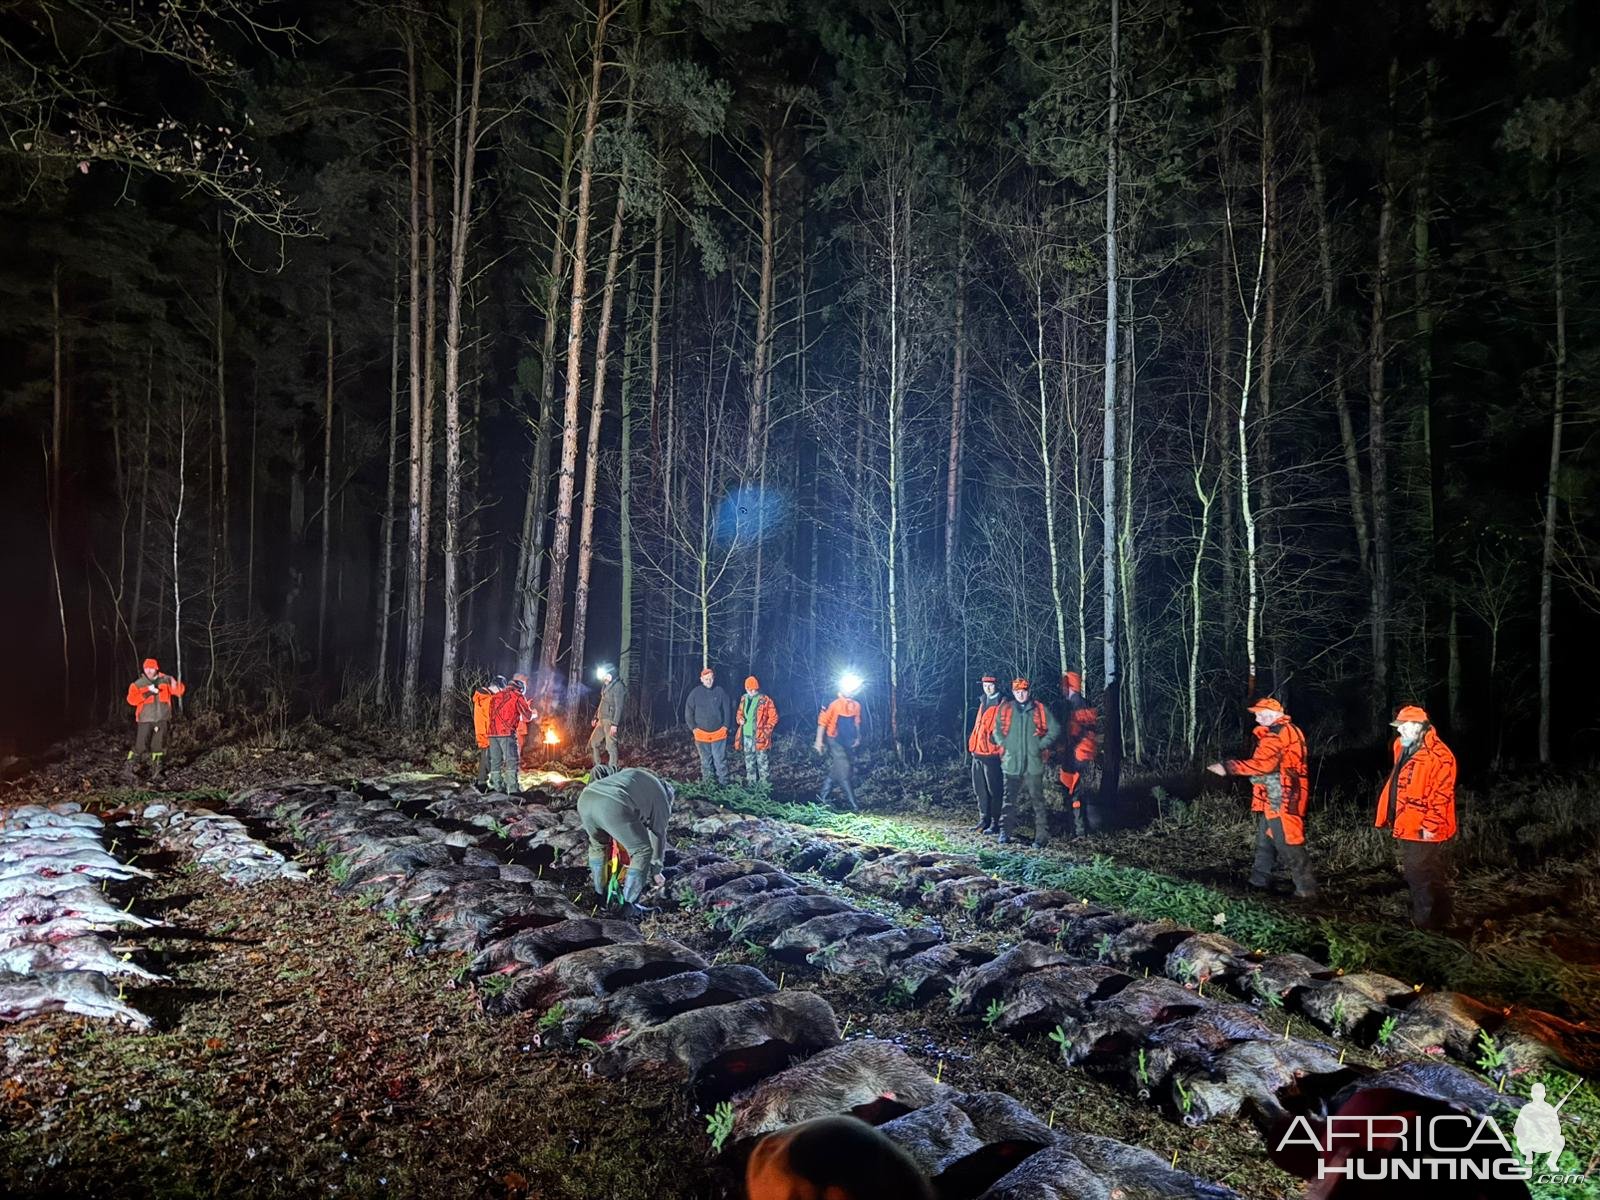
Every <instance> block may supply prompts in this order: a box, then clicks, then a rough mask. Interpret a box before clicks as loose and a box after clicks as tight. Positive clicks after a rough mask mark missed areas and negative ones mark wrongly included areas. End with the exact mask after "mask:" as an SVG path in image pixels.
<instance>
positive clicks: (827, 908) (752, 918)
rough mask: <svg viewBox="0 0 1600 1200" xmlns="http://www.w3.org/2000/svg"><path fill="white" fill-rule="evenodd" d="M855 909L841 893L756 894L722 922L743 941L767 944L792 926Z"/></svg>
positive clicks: (729, 912)
mask: <svg viewBox="0 0 1600 1200" xmlns="http://www.w3.org/2000/svg"><path fill="white" fill-rule="evenodd" d="M854 911H856V909H855V906H854V905H853V904H851V903H850V902H849V901H848V900H845V899H842V898H841V897H838V896H830V895H826V894H823V895H804V894H802V893H800V892H795V893H792V894H787V895H786V894H782V893H780V894H778V895H775V896H756V897H754V898H753V899H750V900H747V901H745V902H744V903H743V904H742V905H740V906H739V907H738V908H733V909H728V910H727V912H726V914H725V915H724V916H723V918H722V924H723V926H724V927H725V928H727V929H729V930H730V931H731V932H732V933H733V936H734V937H736V938H739V939H740V940H741V941H747V942H754V943H756V945H758V946H765V945H766V944H767V943H769V942H770V941H772V939H773V938H775V937H777V936H778V934H779V933H781V932H782V931H783V930H785V929H787V928H789V927H790V926H791V925H798V924H799V923H800V922H802V921H809V920H810V919H811V918H812V917H823V916H827V915H828V914H829V913H839V912H854Z"/></svg>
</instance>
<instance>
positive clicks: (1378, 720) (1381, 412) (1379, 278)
mask: <svg viewBox="0 0 1600 1200" xmlns="http://www.w3.org/2000/svg"><path fill="white" fill-rule="evenodd" d="M1399 73H1400V64H1399V62H1398V60H1393V59H1392V60H1390V63H1389V107H1390V120H1389V132H1388V136H1387V143H1386V146H1385V150H1384V172H1383V184H1382V186H1383V201H1382V205H1381V207H1380V208H1379V211H1378V263H1377V274H1376V276H1375V277H1374V279H1373V284H1372V322H1371V326H1370V330H1369V341H1368V345H1367V392H1368V397H1369V399H1368V415H1367V440H1368V453H1369V454H1370V456H1371V468H1372V469H1371V476H1372V700H1373V709H1372V718H1373V728H1374V729H1378V728H1381V727H1382V724H1383V722H1384V720H1386V719H1387V716H1388V712H1389V706H1390V700H1391V697H1390V695H1389V622H1390V618H1391V612H1390V609H1391V604H1392V599H1393V592H1394V584H1393V579H1392V576H1391V572H1392V569H1393V534H1392V531H1391V523H1390V499H1391V497H1390V495H1389V432H1388V413H1387V401H1388V397H1387V394H1386V392H1385V389H1384V383H1385V380H1384V374H1385V372H1384V367H1385V363H1386V360H1387V358H1388V353H1389V350H1388V341H1387V333H1388V330H1387V301H1388V291H1389V243H1390V240H1391V238H1390V230H1391V228H1392V226H1393V224H1394V190H1393V188H1392V186H1391V175H1390V170H1391V168H1392V166H1393V158H1394V117H1393V109H1394V93H1395V89H1396V86H1397V80H1398V78H1399Z"/></svg>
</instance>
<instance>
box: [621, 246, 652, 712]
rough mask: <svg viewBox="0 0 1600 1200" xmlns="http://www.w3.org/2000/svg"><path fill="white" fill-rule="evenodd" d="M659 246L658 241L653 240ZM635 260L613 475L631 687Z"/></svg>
mask: <svg viewBox="0 0 1600 1200" xmlns="http://www.w3.org/2000/svg"><path fill="white" fill-rule="evenodd" d="M657 249H658V250H659V249H660V243H659V242H658V243H657ZM637 270H638V264H637V262H636V261H635V262H630V263H629V265H628V303H627V307H626V308H625V309H624V310H623V316H622V462H621V465H620V469H619V471H618V476H617V509H618V527H619V528H618V543H619V544H618V551H619V556H620V558H621V559H622V629H621V634H620V637H619V638H618V641H619V643H620V645H619V647H618V651H617V678H618V679H620V680H622V681H623V683H625V684H627V685H628V686H629V687H630V688H632V686H633V684H634V681H635V672H636V670H637V667H638V662H639V653H638V650H637V648H636V647H635V646H634V644H633V636H634V634H633V586H634V571H633V381H634V378H635V375H636V373H637V370H638V363H637V362H635V361H634V360H635V357H636V356H637V354H638V347H637V338H636V336H635V334H636V330H635V328H634V325H635V318H636V316H637V311H636V310H637V309H638V299H639V297H638V283H637V278H636V274H637Z"/></svg>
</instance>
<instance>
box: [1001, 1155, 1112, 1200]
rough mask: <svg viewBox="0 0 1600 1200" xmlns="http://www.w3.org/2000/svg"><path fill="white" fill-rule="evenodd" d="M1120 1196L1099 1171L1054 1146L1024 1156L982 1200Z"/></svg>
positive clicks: (1108, 1199)
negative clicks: (1019, 1163)
mask: <svg viewBox="0 0 1600 1200" xmlns="http://www.w3.org/2000/svg"><path fill="white" fill-rule="evenodd" d="M1121 1196H1122V1193H1121V1192H1114V1191H1113V1190H1112V1185H1111V1183H1110V1182H1109V1181H1108V1180H1105V1179H1102V1178H1101V1176H1100V1174H1099V1172H1097V1171H1094V1170H1091V1169H1090V1168H1089V1166H1088V1165H1087V1164H1086V1163H1084V1162H1083V1161H1082V1160H1080V1159H1079V1158H1077V1157H1076V1156H1075V1155H1073V1154H1069V1153H1068V1152H1067V1151H1066V1150H1063V1149H1061V1148H1059V1147H1056V1146H1052V1147H1049V1148H1047V1149H1044V1150H1040V1151H1039V1152H1038V1153H1036V1154H1030V1155H1029V1156H1028V1157H1027V1158H1025V1159H1023V1160H1022V1164H1021V1165H1020V1166H1018V1167H1014V1168H1013V1169H1012V1170H1010V1171H1008V1172H1006V1173H1005V1174H1004V1175H1002V1176H1001V1177H1000V1178H999V1179H997V1180H995V1182H994V1184H993V1185H992V1186H991V1187H990V1188H989V1189H988V1190H987V1191H985V1192H983V1193H982V1195H981V1197H980V1200H1121Z"/></svg>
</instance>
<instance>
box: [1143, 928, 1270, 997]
mask: <svg viewBox="0 0 1600 1200" xmlns="http://www.w3.org/2000/svg"><path fill="white" fill-rule="evenodd" d="M1253 965H1254V964H1253V963H1252V962H1251V956H1250V950H1249V948H1248V947H1247V946H1245V945H1244V944H1243V943H1242V942H1236V941H1234V940H1233V939H1232V938H1231V937H1225V936H1224V935H1222V934H1220V933H1197V934H1195V935H1194V936H1192V937H1187V938H1184V939H1183V941H1181V942H1179V943H1178V944H1177V945H1176V946H1174V947H1173V948H1172V950H1171V952H1170V953H1169V954H1168V955H1167V961H1166V962H1165V963H1163V964H1162V969H1163V970H1164V971H1165V972H1166V974H1167V976H1168V977H1169V978H1171V979H1180V980H1182V981H1183V982H1185V983H1191V982H1192V983H1197V984H1199V983H1210V982H1212V981H1215V982H1217V983H1226V982H1229V981H1230V980H1234V979H1238V978H1240V977H1241V976H1243V975H1244V974H1245V973H1246V972H1247V971H1249V970H1250V968H1251V967H1252V966H1253Z"/></svg>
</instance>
